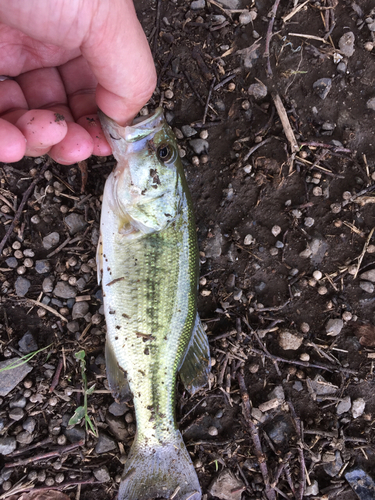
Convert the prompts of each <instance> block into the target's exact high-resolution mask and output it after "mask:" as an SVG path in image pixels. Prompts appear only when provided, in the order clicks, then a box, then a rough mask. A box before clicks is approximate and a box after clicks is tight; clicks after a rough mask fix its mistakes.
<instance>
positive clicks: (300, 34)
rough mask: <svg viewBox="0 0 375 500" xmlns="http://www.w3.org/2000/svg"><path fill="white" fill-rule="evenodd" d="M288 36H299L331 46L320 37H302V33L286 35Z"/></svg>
mask: <svg viewBox="0 0 375 500" xmlns="http://www.w3.org/2000/svg"><path fill="white" fill-rule="evenodd" d="M288 36H299V37H301V38H308V39H310V40H317V41H318V42H322V43H325V44H327V45H331V44H330V43H329V42H327V40H324V38H321V37H320V36H314V35H303V34H302V33H288Z"/></svg>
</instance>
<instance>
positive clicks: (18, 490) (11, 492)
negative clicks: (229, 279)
mask: <svg viewBox="0 0 375 500" xmlns="http://www.w3.org/2000/svg"><path fill="white" fill-rule="evenodd" d="M99 483H100V481H95V479H94V478H90V479H87V480H86V481H85V480H83V481H66V482H65V483H60V484H54V485H53V486H41V487H40V488H35V486H34V483H32V484H30V485H29V486H21V485H20V486H18V487H17V488H13V489H11V490H9V491H7V492H6V493H3V494H2V495H1V496H0V499H1V500H3V499H4V498H7V497H9V496H12V495H14V494H18V493H25V492H26V491H31V490H32V491H33V493H38V492H42V491H48V490H61V489H65V488H69V487H70V486H79V487H80V486H81V485H82V484H99ZM22 498H23V497H22ZM44 498H45V497H44Z"/></svg>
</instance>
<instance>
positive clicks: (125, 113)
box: [81, 0, 156, 125]
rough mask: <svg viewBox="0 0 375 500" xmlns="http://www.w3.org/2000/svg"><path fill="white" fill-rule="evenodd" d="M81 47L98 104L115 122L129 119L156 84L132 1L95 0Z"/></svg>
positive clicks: (152, 65) (147, 48)
mask: <svg viewBox="0 0 375 500" xmlns="http://www.w3.org/2000/svg"><path fill="white" fill-rule="evenodd" d="M87 1H88V0H87ZM81 51H82V54H83V55H84V57H85V58H86V59H87V61H88V63H89V65H90V67H91V69H92V71H93V73H94V75H95V76H96V78H97V80H98V83H99V85H98V88H97V92H96V100H97V103H98V106H99V107H100V109H102V111H104V113H106V114H107V115H108V116H110V117H111V118H113V119H114V120H116V121H117V122H118V123H120V124H122V125H124V124H127V123H129V122H130V121H131V120H132V119H133V118H134V116H135V115H136V114H137V113H138V111H139V109H140V108H141V107H142V106H143V105H144V104H145V103H146V102H147V101H148V99H149V98H150V97H151V95H152V93H153V91H154V88H155V85H156V72H155V66H154V62H153V59H152V54H151V51H150V48H149V46H148V42H147V39H146V36H145V34H144V32H143V30H142V27H141V25H140V23H139V21H138V19H137V16H136V13H135V9H134V5H133V3H132V1H131V0H113V1H112V2H110V3H108V2H99V3H98V12H97V15H95V16H94V17H93V19H92V23H91V27H90V32H89V35H88V37H87V39H86V40H85V41H84V42H83V44H82V45H81Z"/></svg>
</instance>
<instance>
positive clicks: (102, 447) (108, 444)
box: [95, 432, 117, 455]
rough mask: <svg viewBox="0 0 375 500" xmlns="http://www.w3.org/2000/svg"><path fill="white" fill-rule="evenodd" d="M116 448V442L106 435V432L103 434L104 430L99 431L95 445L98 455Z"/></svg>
mask: <svg viewBox="0 0 375 500" xmlns="http://www.w3.org/2000/svg"><path fill="white" fill-rule="evenodd" d="M116 449H117V444H116V441H115V440H114V439H113V438H111V437H110V436H108V434H104V432H101V433H99V439H98V442H97V444H96V446H95V453H97V454H98V455H100V454H102V453H107V452H109V451H112V450H116Z"/></svg>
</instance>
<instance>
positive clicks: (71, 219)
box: [64, 212, 87, 236]
mask: <svg viewBox="0 0 375 500" xmlns="http://www.w3.org/2000/svg"><path fill="white" fill-rule="evenodd" d="M64 222H65V224H66V225H67V226H68V230H69V233H70V234H71V235H72V236H73V235H74V234H76V233H78V232H79V231H82V230H83V229H85V227H86V226H87V222H86V221H85V219H84V217H83V216H82V215H80V214H77V213H75V212H73V213H71V214H69V215H67V216H66V217H65V218H64Z"/></svg>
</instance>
